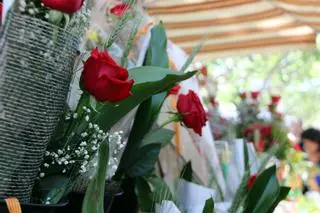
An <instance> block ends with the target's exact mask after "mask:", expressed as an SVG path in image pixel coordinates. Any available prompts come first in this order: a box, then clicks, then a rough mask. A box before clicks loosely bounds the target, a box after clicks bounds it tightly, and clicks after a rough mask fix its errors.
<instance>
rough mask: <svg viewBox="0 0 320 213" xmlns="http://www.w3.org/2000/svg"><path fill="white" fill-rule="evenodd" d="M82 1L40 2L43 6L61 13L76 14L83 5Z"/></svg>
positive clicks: (58, 0) (45, 0)
mask: <svg viewBox="0 0 320 213" xmlns="http://www.w3.org/2000/svg"><path fill="white" fill-rule="evenodd" d="M83 2H84V0H68V1H66V0H42V3H43V4H44V6H46V7H49V8H51V9H54V10H58V11H60V12H63V13H69V14H71V13H74V12H77V11H78V10H79V9H80V8H81V7H82V5H83Z"/></svg>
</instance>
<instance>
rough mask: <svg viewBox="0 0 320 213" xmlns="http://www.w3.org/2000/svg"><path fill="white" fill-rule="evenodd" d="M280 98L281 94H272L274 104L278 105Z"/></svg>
mask: <svg viewBox="0 0 320 213" xmlns="http://www.w3.org/2000/svg"><path fill="white" fill-rule="evenodd" d="M280 100H281V96H279V95H273V96H271V101H272V104H274V105H277V104H278V103H279V101H280Z"/></svg>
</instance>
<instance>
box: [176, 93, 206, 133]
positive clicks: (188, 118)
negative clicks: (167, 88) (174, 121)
mask: <svg viewBox="0 0 320 213" xmlns="http://www.w3.org/2000/svg"><path fill="white" fill-rule="evenodd" d="M177 109H178V112H179V113H180V114H181V115H182V121H183V123H184V125H186V127H188V128H191V129H193V130H194V131H195V132H196V133H197V134H199V135H200V136H201V135H202V127H204V126H205V125H206V122H207V120H208V118H207V114H206V112H205V111H204V108H203V106H202V104H201V101H200V99H199V97H198V96H197V94H196V93H195V92H194V91H192V90H189V93H188V94H187V95H184V94H180V95H179V98H178V103H177Z"/></svg>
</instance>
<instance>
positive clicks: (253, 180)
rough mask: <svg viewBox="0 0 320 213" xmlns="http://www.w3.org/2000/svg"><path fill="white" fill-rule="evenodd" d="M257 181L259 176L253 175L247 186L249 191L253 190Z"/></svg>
mask: <svg viewBox="0 0 320 213" xmlns="http://www.w3.org/2000/svg"><path fill="white" fill-rule="evenodd" d="M256 179H257V175H256V174H254V175H251V177H250V179H249V181H248V185H247V188H248V189H251V188H252V186H253V184H254V182H255V181H256Z"/></svg>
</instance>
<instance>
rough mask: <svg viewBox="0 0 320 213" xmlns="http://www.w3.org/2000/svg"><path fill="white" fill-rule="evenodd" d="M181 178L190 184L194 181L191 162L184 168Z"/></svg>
mask: <svg viewBox="0 0 320 213" xmlns="http://www.w3.org/2000/svg"><path fill="white" fill-rule="evenodd" d="M180 178H181V179H183V180H185V181H188V182H192V181H193V170H192V164H191V161H189V162H188V163H186V164H185V165H184V166H183V169H182V171H181V173H180Z"/></svg>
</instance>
